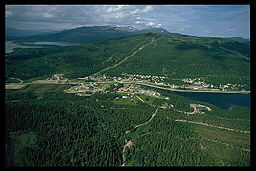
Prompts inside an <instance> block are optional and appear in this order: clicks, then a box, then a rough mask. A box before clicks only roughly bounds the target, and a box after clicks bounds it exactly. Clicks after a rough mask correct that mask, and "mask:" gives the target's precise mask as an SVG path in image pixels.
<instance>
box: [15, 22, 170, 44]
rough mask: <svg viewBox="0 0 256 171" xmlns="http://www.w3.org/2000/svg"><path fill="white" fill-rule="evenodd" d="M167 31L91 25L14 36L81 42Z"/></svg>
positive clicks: (25, 38) (165, 32)
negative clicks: (42, 33) (25, 35)
mask: <svg viewBox="0 0 256 171" xmlns="http://www.w3.org/2000/svg"><path fill="white" fill-rule="evenodd" d="M150 32H154V33H161V34H167V33H169V32H168V31H167V30H165V29H163V28H153V27H152V28H147V29H142V30H138V29H136V28H135V27H131V26H125V27H121V26H93V27H78V28H74V29H69V30H64V31H61V32H58V33H54V34H47V35H35V36H28V37H20V38H19V37H16V38H13V40H16V41H31V42H34V41H50V42H51V41H53V42H70V43H83V42H90V41H98V40H110V39H115V38H121V37H126V36H131V35H138V34H143V33H150Z"/></svg>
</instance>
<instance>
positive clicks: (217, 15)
mask: <svg viewBox="0 0 256 171" xmlns="http://www.w3.org/2000/svg"><path fill="white" fill-rule="evenodd" d="M249 12H250V10H249V5H6V6H5V17H6V20H5V22H6V25H7V27H15V28H19V29H70V28H75V27H80V26H93V25H121V26H122V25H131V26H135V27H137V28H139V29H141V28H145V27H163V28H165V29H167V30H168V31H170V32H179V33H182V34H183V33H184V34H197V35H198V34H199V35H201V34H202V33H205V34H206V32H204V31H206V30H211V31H212V33H209V34H212V35H213V34H215V33H216V34H218V35H219V34H228V33H230V34H231V33H232V34H239V33H241V34H240V35H246V34H247V35H248V34H249V27H250V14H249ZM234 29H235V30H234ZM237 36H239V35H237Z"/></svg>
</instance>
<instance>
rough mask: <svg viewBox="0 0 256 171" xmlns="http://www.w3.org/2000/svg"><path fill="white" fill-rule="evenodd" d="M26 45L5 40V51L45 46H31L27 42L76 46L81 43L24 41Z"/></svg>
mask: <svg viewBox="0 0 256 171" xmlns="http://www.w3.org/2000/svg"><path fill="white" fill-rule="evenodd" d="M23 43H24V45H18V44H17V43H14V42H13V41H5V53H10V52H12V51H13V49H15V48H43V47H44V46H30V45H27V46H26V44H32V45H58V46H75V45H79V44H78V43H68V42H23Z"/></svg>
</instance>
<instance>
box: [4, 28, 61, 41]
mask: <svg viewBox="0 0 256 171" xmlns="http://www.w3.org/2000/svg"><path fill="white" fill-rule="evenodd" d="M56 32H58V31H56V30H21V29H16V28H11V27H7V28H6V29H5V38H6V39H14V38H17V37H25V36H34V35H39V34H41V35H42V34H52V33H56Z"/></svg>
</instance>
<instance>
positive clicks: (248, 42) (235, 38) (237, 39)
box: [227, 37, 250, 45]
mask: <svg viewBox="0 0 256 171" xmlns="http://www.w3.org/2000/svg"><path fill="white" fill-rule="evenodd" d="M227 39H230V40H234V41H237V42H239V43H243V44H246V45H250V39H246V38H243V37H229V38H227Z"/></svg>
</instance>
